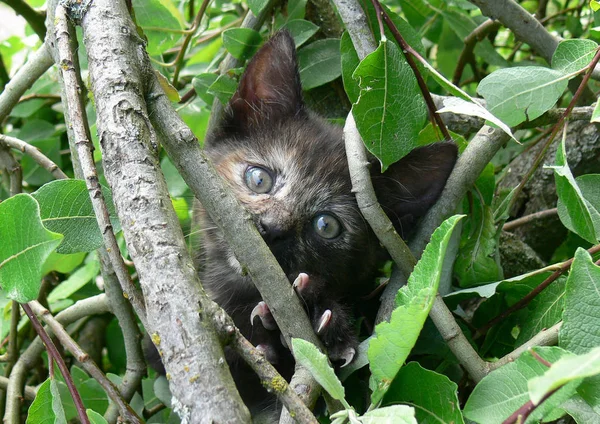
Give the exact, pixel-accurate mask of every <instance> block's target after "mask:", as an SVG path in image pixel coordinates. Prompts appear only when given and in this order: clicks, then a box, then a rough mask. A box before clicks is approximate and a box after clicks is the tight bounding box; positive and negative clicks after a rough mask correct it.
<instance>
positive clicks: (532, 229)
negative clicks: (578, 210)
mask: <svg viewBox="0 0 600 424" xmlns="http://www.w3.org/2000/svg"><path fill="white" fill-rule="evenodd" d="M545 141H546V139H543V140H541V141H540V142H539V143H538V144H537V145H536V146H535V147H533V148H532V149H531V150H529V151H528V152H526V153H523V154H521V155H519V156H518V157H517V158H516V159H515V160H513V162H512V163H511V164H510V165H509V172H508V175H507V176H506V178H504V179H503V180H502V182H501V183H500V188H504V189H506V190H510V189H512V188H513V187H516V186H517V184H519V182H520V181H521V180H522V178H523V176H524V175H525V174H526V173H527V171H528V170H529V169H530V168H531V165H532V164H533V162H534V160H535V157H536V156H537V154H538V152H539V151H540V149H541V148H542V146H543V144H544V143H545ZM559 145H560V140H558V137H557V140H555V141H554V143H553V144H552V145H551V146H550V148H549V149H548V151H547V152H546V155H545V157H544V160H543V162H542V163H543V164H545V165H553V164H554V157H555V154H556V149H557V148H558V146H559ZM565 146H566V151H567V162H568V163H569V167H570V168H571V171H572V172H573V175H575V177H577V176H579V175H584V174H593V173H600V126H598V125H597V124H590V123H587V122H584V121H576V122H569V123H568V131H567V137H566V140H565ZM556 201H557V195H556V185H555V183H554V171H553V170H552V169H544V168H543V167H540V168H538V170H537V171H536V172H535V173H534V174H533V176H532V177H531V179H530V181H529V182H528V183H527V185H525V187H524V188H523V191H522V192H521V195H520V196H519V197H518V199H517V201H516V202H515V206H514V209H513V210H512V215H513V216H524V215H529V214H532V213H535V212H538V211H542V210H546V209H551V208H554V207H556ZM514 234H515V235H517V236H518V237H519V238H521V239H522V240H523V241H524V242H525V243H527V244H528V245H529V246H531V247H532V248H533V249H534V250H535V251H536V252H537V253H538V254H539V255H540V256H541V257H542V258H543V259H546V260H548V259H550V257H551V255H552V253H553V252H554V250H556V248H557V247H558V246H559V245H560V244H561V243H562V242H563V241H564V239H565V237H566V235H567V229H566V228H565V227H564V226H563V225H562V224H561V222H560V220H559V218H558V215H552V216H548V217H545V218H541V219H537V220H534V221H531V222H530V223H528V224H525V225H523V226H522V227H519V228H517V229H515V231H514Z"/></svg>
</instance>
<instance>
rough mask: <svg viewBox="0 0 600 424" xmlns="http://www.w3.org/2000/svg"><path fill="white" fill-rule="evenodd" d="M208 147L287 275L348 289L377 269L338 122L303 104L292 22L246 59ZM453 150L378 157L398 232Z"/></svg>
mask: <svg viewBox="0 0 600 424" xmlns="http://www.w3.org/2000/svg"><path fill="white" fill-rule="evenodd" d="M206 150H207V152H208V154H209V156H211V159H212V160H213V163H214V164H215V166H216V168H217V169H218V171H219V172H220V173H221V175H222V176H223V177H224V178H225V179H226V180H227V181H228V182H229V184H230V185H231V187H232V188H233V190H234V193H235V194H236V196H237V198H238V200H239V201H240V202H241V203H242V204H243V205H244V206H245V207H246V208H247V209H248V210H249V211H250V213H251V214H252V216H253V219H254V222H255V224H256V226H257V228H258V229H259V231H260V233H261V234H262V236H263V238H264V239H265V241H266V242H267V244H268V245H269V247H270V248H271V250H272V251H273V253H274V255H275V257H276V258H277V260H278V261H279V263H280V264H281V265H282V267H283V269H284V271H285V272H286V273H287V274H288V276H289V277H290V278H294V277H295V276H296V275H297V274H298V273H299V272H305V273H307V274H309V275H310V276H311V278H313V279H315V278H317V279H321V280H323V281H326V282H327V285H328V287H330V288H331V289H333V290H336V288H338V289H339V291H344V290H345V289H347V288H349V287H347V286H348V285H355V284H364V280H365V278H369V277H371V276H372V275H373V273H374V272H375V271H376V263H377V260H378V252H379V251H380V248H379V242H378V241H377V239H376V237H375V236H374V234H373V233H372V231H371V230H370V228H369V226H368V224H367V223H366V222H365V221H364V219H363V217H362V215H361V214H360V211H359V209H358V206H357V203H356V199H355V196H354V194H353V193H352V185H351V182H350V176H349V173H348V164H347V160H346V153H345V148H344V142H343V134H342V130H341V128H339V127H336V126H333V125H331V124H329V123H327V122H326V121H324V120H323V119H321V118H319V117H317V116H315V115H314V114H312V113H311V112H310V111H308V110H307V109H306V108H305V106H304V104H303V101H302V88H301V85H300V77H299V73H298V66H297V62H296V50H295V47H294V42H293V39H292V38H291V36H290V35H289V34H288V33H287V32H285V31H282V32H279V33H277V34H276V35H275V36H274V37H272V38H271V39H270V40H269V41H268V42H267V43H266V44H265V45H264V46H263V47H262V48H261V49H260V50H259V51H258V53H257V54H256V55H255V57H254V58H253V59H252V60H251V61H250V63H249V64H248V67H247V68H246V71H245V72H244V75H243V76H242V78H241V81H240V85H239V88H238V90H237V92H236V93H235V94H234V96H233V98H232V99H231V101H230V102H229V104H228V106H227V108H226V112H225V118H224V120H223V123H222V125H221V126H220V128H219V129H217V130H216V131H215V133H214V134H213V135H212V136H211V137H210V138H209V139H208V140H207V142H206ZM455 159H456V147H455V146H454V145H453V144H448V143H438V144H434V145H431V146H427V147H425V148H420V149H416V150H414V151H413V152H412V153H410V154H409V155H408V156H406V157H405V158H404V159H402V160H401V161H399V162H398V163H396V164H394V165H392V166H391V167H390V168H389V170H388V171H386V173H385V174H381V172H380V168H379V165H378V164H377V163H374V164H373V166H372V167H371V170H372V177H373V184H374V186H375V190H376V192H377V195H378V199H379V201H380V203H381V205H382V207H383V208H384V210H385V211H386V213H387V214H388V215H389V216H390V218H391V219H392V221H393V222H394V225H395V227H396V229H397V230H398V231H399V232H400V233H401V234H404V235H406V234H407V233H408V231H410V227H411V226H412V225H413V224H414V221H415V220H416V219H417V218H418V217H419V216H421V215H423V214H424V213H425V211H427V209H428V208H429V207H430V206H431V205H432V204H433V203H434V202H435V200H436V199H437V197H438V196H439V194H440V192H441V190H442V189H443V187H444V184H445V181H446V179H447V177H448V175H449V173H450V171H451V170H452V167H453V165H454V161H455ZM213 235H214V234H213ZM231 262H232V261H230V264H231V265H232V266H234V267H235V263H231Z"/></svg>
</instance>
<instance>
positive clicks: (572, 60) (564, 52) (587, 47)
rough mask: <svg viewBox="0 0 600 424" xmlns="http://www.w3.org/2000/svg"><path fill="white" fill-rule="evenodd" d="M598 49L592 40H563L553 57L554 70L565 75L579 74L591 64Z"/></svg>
mask: <svg viewBox="0 0 600 424" xmlns="http://www.w3.org/2000/svg"><path fill="white" fill-rule="evenodd" d="M597 48H598V44H597V43H596V42H595V41H592V40H582V39H575V40H563V41H561V42H560V43H558V47H556V50H555V51H554V54H553V55H552V68H553V69H556V70H557V71H561V72H563V73H565V74H571V73H573V72H579V71H581V70H582V69H584V68H585V67H586V66H587V65H589V64H590V62H591V61H592V58H593V57H594V53H596V49H597Z"/></svg>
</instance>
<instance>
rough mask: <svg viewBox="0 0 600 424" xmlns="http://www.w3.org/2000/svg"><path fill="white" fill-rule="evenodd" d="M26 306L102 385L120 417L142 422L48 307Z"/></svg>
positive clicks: (32, 304)
mask: <svg viewBox="0 0 600 424" xmlns="http://www.w3.org/2000/svg"><path fill="white" fill-rule="evenodd" d="M28 306H29V307H30V308H31V310H32V311H33V312H34V313H35V314H36V315H39V316H40V317H41V318H42V320H43V321H44V322H45V323H46V324H47V325H48V327H50V328H51V329H52V332H53V333H54V335H55V336H56V338H58V340H60V342H61V344H62V345H63V346H64V347H65V348H66V349H67V350H68V351H69V352H70V353H71V355H73V356H74V357H75V359H76V360H77V361H78V362H79V363H80V364H81V365H82V366H83V368H84V369H85V370H86V371H87V372H88V374H90V375H91V376H92V377H93V378H95V379H96V381H97V382H98V383H100V385H101V386H102V388H103V389H104V391H105V392H106V394H107V395H108V397H109V398H110V399H111V400H112V401H113V402H114V403H115V404H117V405H118V407H119V411H120V412H121V418H122V419H123V420H125V421H126V422H131V423H134V424H135V423H140V424H141V423H142V420H141V419H140V417H138V415H137V414H136V413H135V411H134V410H133V409H132V408H131V406H129V404H128V403H127V402H126V401H125V400H124V399H123V397H122V396H121V393H120V392H119V389H118V388H117V386H115V385H114V384H113V382H112V381H110V380H109V379H108V378H107V377H106V375H105V374H104V373H103V372H102V370H100V368H98V365H96V363H95V362H94V361H93V360H92V359H91V358H90V357H89V355H88V354H87V353H85V352H84V351H83V350H82V349H81V347H79V345H78V344H77V343H76V342H75V340H73V339H72V338H71V336H69V334H68V333H67V332H66V330H65V328H64V327H63V326H62V325H60V323H59V322H58V321H56V318H54V317H53V316H52V314H50V311H48V309H46V308H44V307H43V306H42V305H40V303H39V302H37V301H33V302H29V304H28Z"/></svg>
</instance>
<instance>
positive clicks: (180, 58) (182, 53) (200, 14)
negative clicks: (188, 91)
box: [173, 0, 211, 87]
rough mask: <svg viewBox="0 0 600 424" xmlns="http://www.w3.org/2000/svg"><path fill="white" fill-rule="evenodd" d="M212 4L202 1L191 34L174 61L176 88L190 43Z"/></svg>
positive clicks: (186, 37)
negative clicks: (209, 5)
mask: <svg viewBox="0 0 600 424" xmlns="http://www.w3.org/2000/svg"><path fill="white" fill-rule="evenodd" d="M210 2H211V0H203V1H202V5H201V6H200V10H199V11H198V14H197V15H196V19H194V24H193V25H192V28H191V29H190V31H189V33H188V34H187V35H186V36H185V38H184V39H183V43H182V44H181V50H179V54H178V55H177V57H176V58H175V60H174V62H175V63H174V65H175V71H174V72H173V86H175V87H177V80H178V79H179V72H181V67H182V66H183V60H184V58H185V52H186V50H187V48H188V45H189V44H190V41H191V40H192V37H193V36H194V35H195V34H196V31H197V30H198V27H199V26H200V22H202V17H203V16H204V12H205V11H206V8H207V7H208V4H209V3H210Z"/></svg>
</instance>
